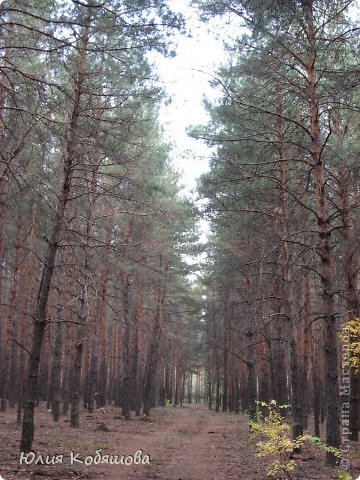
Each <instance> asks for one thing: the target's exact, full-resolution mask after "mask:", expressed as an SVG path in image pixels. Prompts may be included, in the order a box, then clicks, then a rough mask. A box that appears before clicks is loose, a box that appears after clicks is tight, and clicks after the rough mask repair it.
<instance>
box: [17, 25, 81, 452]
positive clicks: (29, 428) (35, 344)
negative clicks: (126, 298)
mask: <svg viewBox="0 0 360 480" xmlns="http://www.w3.org/2000/svg"><path fill="white" fill-rule="evenodd" d="M87 22H88V23H87V24H86V25H85V26H84V32H83V33H84V35H83V37H82V41H81V46H80V48H79V58H78V71H77V76H76V81H75V90H74V98H73V102H74V103H73V105H74V106H73V110H72V113H71V120H70V125H69V130H68V141H67V148H66V155H65V158H64V177H63V182H62V186H61V192H60V195H59V201H58V205H57V210H56V216H55V220H54V224H53V228H52V232H51V236H50V238H49V240H48V243H47V250H46V255H45V260H44V266H43V270H42V273H41V280H40V286H39V290H38V294H37V299H36V306H35V311H34V315H33V319H34V330H33V338H32V345H31V350H30V360H29V368H28V376H27V379H26V382H25V401H24V415H23V425H22V434H21V444H20V450H21V451H22V452H29V451H31V447H32V442H33V439H34V408H35V401H36V398H37V390H38V372H39V365H40V354H41V347H42V342H43V337H44V331H45V326H46V323H47V322H46V309H47V304H48V299H49V293H50V287H51V280H52V277H53V273H54V268H55V259H56V253H57V251H58V248H59V244H60V241H61V237H62V232H63V228H64V219H65V211H66V207H67V204H68V201H69V198H70V192H71V183H72V175H73V164H74V161H75V160H76V158H77V144H78V132H77V130H78V121H79V117H80V114H81V106H80V100H81V95H82V86H83V82H84V77H85V57H86V47H87V44H88V41H89V22H90V19H87Z"/></svg>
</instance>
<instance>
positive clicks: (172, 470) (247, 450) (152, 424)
mask: <svg viewBox="0 0 360 480" xmlns="http://www.w3.org/2000/svg"><path fill="white" fill-rule="evenodd" d="M14 418H15V414H14V411H13V410H9V411H8V412H7V413H6V414H2V415H0V476H1V478H2V479H3V480H17V479H18V480H73V479H89V480H95V479H96V480H152V479H157V480H268V479H269V477H268V476H267V475H266V464H267V462H266V460H265V459H261V458H257V457H256V455H255V453H256V447H255V439H254V438H253V436H252V434H250V432H249V428H248V425H247V423H246V418H245V417H244V416H243V415H234V414H228V413H223V412H219V413H216V412H215V411H213V410H212V411H209V409H208V408H207V407H206V406H205V405H199V404H193V405H185V406H184V407H176V408H172V407H168V408H155V409H154V410H152V412H151V417H150V419H144V418H143V417H133V419H132V420H130V421H126V420H124V418H122V417H121V415H120V410H119V409H117V408H115V407H111V406H108V407H106V408H105V409H104V410H100V411H96V412H95V413H94V414H91V415H89V414H87V413H86V412H85V411H83V413H82V421H81V425H80V428H79V429H72V428H70V426H69V419H68V417H62V418H61V419H60V422H59V423H54V422H52V419H51V416H50V414H49V412H48V411H47V410H46V408H45V407H44V406H40V407H39V408H37V411H36V425H37V427H36V433H35V441H34V451H35V452H37V454H41V455H42V457H43V458H45V457H46V456H49V458H51V456H54V455H59V454H62V455H63V457H64V461H63V462H62V463H61V464H55V465H41V464H37V465H36V464H33V463H31V464H21V465H20V462H19V458H20V454H19V451H18V446H19V438H20V430H21V429H20V426H19V425H17V424H16V422H15V421H14ZM99 449H101V455H102V456H103V457H104V458H106V457H105V456H106V455H118V456H121V455H124V458H125V457H127V456H134V454H135V452H137V451H139V450H142V452H143V453H142V458H145V455H149V456H150V465H147V464H145V465H143V464H137V465H135V464H132V465H128V466H127V465H124V464H119V465H114V464H106V463H105V464H104V463H102V464H98V465H96V464H91V465H85V464H84V463H78V462H75V463H72V464H71V462H70V459H71V452H74V454H75V455H76V454H78V458H79V459H80V460H84V459H85V458H87V456H93V457H94V456H95V453H96V451H97V450H99ZM353 450H354V452H355V451H356V448H355V446H354V448H353ZM298 461H299V463H300V464H301V466H302V468H303V471H302V475H301V476H300V477H299V478H308V479H317V480H330V479H335V478H338V477H337V473H336V470H337V469H336V470H335V469H328V468H325V467H324V462H323V456H322V454H321V452H315V453H314V452H313V451H311V452H305V455H304V458H303V459H300V458H299V459H298ZM357 469H358V467H357V468H356V470H357ZM305 471H306V475H304V472H305ZM279 478H283V477H279ZM353 478H357V477H353Z"/></svg>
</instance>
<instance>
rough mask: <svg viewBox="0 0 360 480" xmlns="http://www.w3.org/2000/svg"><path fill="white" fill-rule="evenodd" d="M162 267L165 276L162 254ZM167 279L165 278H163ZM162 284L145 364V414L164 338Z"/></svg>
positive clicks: (147, 413) (165, 269) (147, 411)
mask: <svg viewBox="0 0 360 480" xmlns="http://www.w3.org/2000/svg"><path fill="white" fill-rule="evenodd" d="M160 268H161V270H162V271H163V274H164V277H166V272H167V264H164V263H163V259H162V256H160ZM163 281H165V278H164V279H163ZM161 283H162V282H161V281H160V284H159V286H158V294H157V308H156V314H155V320H154V327H153V331H152V336H151V340H150V345H149V351H148V358H147V362H146V366H145V375H144V405H143V413H144V415H149V414H150V406H151V394H152V389H153V386H154V380H155V374H156V367H157V363H158V356H159V349H160V340H161V338H162V331H163V307H164V301H165V292H166V288H165V287H164V286H162V285H161Z"/></svg>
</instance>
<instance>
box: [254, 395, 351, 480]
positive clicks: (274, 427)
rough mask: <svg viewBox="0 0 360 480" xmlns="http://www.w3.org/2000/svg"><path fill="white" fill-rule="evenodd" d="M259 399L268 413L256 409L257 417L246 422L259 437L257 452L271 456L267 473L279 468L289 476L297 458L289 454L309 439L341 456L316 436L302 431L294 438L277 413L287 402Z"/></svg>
mask: <svg viewBox="0 0 360 480" xmlns="http://www.w3.org/2000/svg"><path fill="white" fill-rule="evenodd" d="M258 403H259V404H260V405H261V406H262V407H264V408H266V410H267V412H268V415H266V416H265V417H264V415H263V414H262V413H258V415H257V419H256V420H249V422H248V423H249V426H250V431H251V432H252V433H254V434H255V435H256V436H258V437H260V441H258V442H257V443H256V447H257V450H258V451H257V453H256V456H257V457H270V459H271V461H270V463H269V465H268V468H267V474H268V475H274V476H276V475H278V474H279V473H280V472H282V473H284V474H285V475H286V476H287V478H289V479H291V472H293V471H294V470H295V468H296V462H295V460H294V459H293V458H291V457H292V454H293V453H294V451H296V450H297V449H300V448H301V446H302V445H303V444H304V443H305V442H310V443H312V444H313V445H315V446H316V447H318V448H320V449H321V450H323V451H325V452H331V453H333V454H334V455H335V456H336V457H340V456H341V452H340V450H338V449H336V448H334V447H330V446H328V445H326V444H325V443H323V442H322V441H321V440H320V438H318V437H312V436H310V435H302V436H300V437H298V438H296V439H295V440H293V439H292V438H291V431H290V426H289V425H288V424H287V423H285V422H284V419H283V417H282V415H281V413H280V410H281V409H282V408H288V407H289V405H284V406H279V407H278V406H277V405H276V401H275V400H271V402H270V403H269V404H267V403H266V402H258ZM342 480H347V479H346V478H344V479H342Z"/></svg>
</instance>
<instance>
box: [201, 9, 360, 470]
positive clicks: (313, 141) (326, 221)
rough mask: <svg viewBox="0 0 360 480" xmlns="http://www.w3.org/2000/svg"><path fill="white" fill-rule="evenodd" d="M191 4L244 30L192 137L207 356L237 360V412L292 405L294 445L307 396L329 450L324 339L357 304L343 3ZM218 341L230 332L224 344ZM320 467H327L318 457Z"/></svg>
mask: <svg viewBox="0 0 360 480" xmlns="http://www.w3.org/2000/svg"><path fill="white" fill-rule="evenodd" d="M194 3H199V4H200V8H201V9H202V11H203V12H204V14H208V15H212V14H219V13H220V14H221V13H225V12H227V13H229V14H230V15H235V17H236V18H238V19H240V20H241V21H242V22H243V24H244V26H246V27H247V29H248V30H250V32H251V33H248V34H244V35H242V36H239V38H238V39H237V40H236V41H235V42H234V44H233V45H230V46H229V47H228V48H229V54H230V60H229V64H228V65H225V66H224V67H223V68H222V69H221V70H220V71H219V73H218V78H217V79H214V81H213V83H214V85H215V84H217V85H218V86H220V87H221V88H222V89H223V92H224V94H223V97H222V99H221V100H220V101H219V102H218V103H217V104H214V105H211V104H208V110H209V112H210V115H211V118H212V120H211V122H210V124H209V126H208V127H207V128H203V129H201V128H198V129H195V130H194V132H193V135H194V136H196V137H198V138H203V139H205V140H207V141H208V142H209V143H211V144H213V145H217V146H218V147H217V154H215V155H214V158H213V160H212V165H211V171H210V173H209V174H207V175H205V176H203V178H202V181H201V187H200V188H201V193H202V195H203V196H204V197H205V198H207V199H208V205H207V207H206V214H207V215H208V216H209V217H210V219H211V221H212V223H213V231H214V234H213V238H212V240H211V242H210V248H211V249H212V254H211V257H210V260H209V262H210V263H209V267H208V268H209V269H210V270H211V271H212V273H211V277H210V278H211V281H210V280H209V281H206V284H207V283H208V282H210V283H211V285H212V288H211V295H210V299H211V300H210V301H211V303H212V302H215V305H214V306H211V307H210V306H209V314H208V322H210V318H211V316H212V314H210V312H213V311H217V312H218V313H217V316H218V317H219V318H222V319H223V323H224V327H223V333H222V335H221V336H220V337H219V341H218V344H217V345H214V346H211V345H209V348H210V349H211V350H213V349H215V352H214V354H213V355H215V359H216V357H217V355H218V353H216V352H218V351H219V349H220V351H224V352H226V351H228V352H229V353H231V352H233V355H234V357H235V358H238V359H239V362H240V363H238V365H240V367H237V366H234V367H233V368H235V369H237V368H240V370H241V372H242V373H241V374H240V375H244V376H245V378H246V379H247V380H246V381H247V388H246V389H244V393H243V395H245V398H244V402H243V405H244V406H245V408H246V409H248V410H249V411H250V413H251V414H253V412H254V408H255V407H254V401H255V399H256V398H260V399H261V400H264V401H268V399H269V398H275V399H276V400H277V401H278V402H279V403H281V404H284V403H287V402H288V400H291V404H292V415H293V435H294V436H295V437H296V436H297V435H299V434H301V433H302V430H303V427H304V425H305V424H306V416H307V414H308V413H309V408H310V405H309V402H308V399H307V397H308V396H309V395H311V394H313V395H314V396H313V402H312V405H313V409H314V411H315V413H316V412H317V409H318V406H319V405H320V409H321V412H322V415H323V416H326V419H327V438H326V441H327V443H328V445H331V446H334V447H339V446H340V443H341V438H340V419H341V411H340V402H339V379H338V374H339V366H340V364H339V352H338V338H337V330H338V327H339V325H340V324H341V323H342V321H343V319H344V318H346V317H348V315H349V309H350V312H351V313H350V317H351V318H354V316H356V315H357V314H356V313H355V312H356V308H357V307H355V310H353V308H354V306H355V305H357V306H358V303H359V288H358V280H355V278H357V276H358V267H357V266H356V265H357V261H356V260H355V258H356V257H357V256H358V253H357V254H356V253H355V251H354V249H356V246H355V245H356V242H350V243H351V247H350V246H349V244H348V247H345V250H346V251H347V252H348V253H347V254H345V253H344V246H345V244H346V242H347V240H346V237H347V235H348V234H349V235H351V227H350V224H349V223H347V219H349V221H350V223H351V222H352V221H354V222H355V223H354V224H356V220H355V219H356V218H357V215H358V206H359V202H358V195H357V193H356V192H357V187H356V182H357V181H358V173H359V170H358V168H357V167H355V165H354V160H355V156H356V153H355V152H356V150H357V146H356V145H357V142H358V139H357V138H358V134H357V132H356V125H357V121H358V120H357V119H358V89H359V82H358V80H357V79H356V75H357V73H358V62H357V60H356V52H357V50H358V43H357V35H356V28H355V26H354V25H353V24H352V22H351V19H350V18H349V16H348V7H349V6H350V4H351V2H349V1H337V2H326V1H307V0H303V1H299V2H290V4H289V3H286V4H285V3H283V2H275V3H274V2H271V5H270V4H268V2H266V1H265V2H260V3H259V2H251V1H250V2H241V1H239V2H231V1H229V2H228V1H225V2H220V3H219V2H208V3H206V4H203V3H202V2H194ZM345 185H346V186H345ZM345 198H346V200H345ZM350 219H351V220H350ZM344 223H345V224H346V225H347V227H345V230H346V232H347V233H346V234H345V236H344ZM350 257H351V258H352V260H350V261H349V258H350ZM353 261H354V262H353ZM349 267H350V270H351V272H352V273H350V275H349ZM346 271H347V272H348V273H347V274H346V273H345V272H346ZM355 271H356V272H357V273H355ZM214 272H216V273H214ZM344 274H345V276H344ZM350 278H352V280H350ZM214 285H215V288H214ZM214 290H215V295H214ZM345 292H347V293H346V294H345V295H344V293H345ZM350 292H351V293H350ZM350 298H351V299H352V301H353V302H354V303H353V304H352V305H353V306H351V301H350V302H349V300H350ZM229 302H230V307H229ZM207 328H210V326H208V327H207ZM230 332H238V333H239V338H238V339H237V340H236V342H235V343H233V341H232V342H231V343H230V344H229V336H230ZM232 338H234V336H232ZM318 346H320V350H319V349H318ZM319 354H321V360H319V359H318V355H319ZM217 361H218V360H216V362H217ZM223 365H224V373H223V375H222V376H221V378H220V380H218V381H221V388H222V389H223V401H225V402H226V398H227V396H228V393H227V392H225V390H228V389H229V388H234V387H230V386H229V385H230V384H229V373H228V372H227V369H228V367H227V365H228V359H227V358H225V357H224V360H223ZM310 368H312V369H313V372H314V375H313V383H311V381H310V377H309V375H308V373H309V369H310ZM264 371H267V374H265V373H264ZM288 378H290V379H291V388H290V383H289V382H288ZM269 379H271V380H270V381H269ZM319 384H320V385H322V386H323V388H324V389H325V395H324V396H323V397H322V398H319V397H320V392H321V388H320V389H318V386H319ZM353 385H354V387H355V379H354V380H353ZM353 391H356V389H355V388H353ZM245 392H247V393H245ZM356 402H357V404H358V402H359V399H357V400H356ZM315 417H316V423H317V422H318V421H319V417H318V416H317V415H315ZM356 422H357V421H356ZM356 422H355V423H353V425H352V428H353V430H358V425H357V424H356ZM316 429H317V426H316ZM317 431H318V429H317ZM327 461H328V462H329V463H332V464H333V463H334V462H335V458H334V457H333V456H332V455H331V453H328V454H327Z"/></svg>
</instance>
